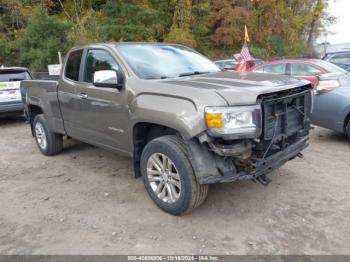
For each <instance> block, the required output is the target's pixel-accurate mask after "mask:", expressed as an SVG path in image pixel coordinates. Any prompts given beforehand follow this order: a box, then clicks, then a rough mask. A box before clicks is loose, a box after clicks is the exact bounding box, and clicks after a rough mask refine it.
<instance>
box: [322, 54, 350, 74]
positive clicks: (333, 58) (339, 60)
mask: <svg viewBox="0 0 350 262" xmlns="http://www.w3.org/2000/svg"><path fill="white" fill-rule="evenodd" d="M322 60H325V61H328V62H331V63H333V64H335V65H337V66H340V67H341V68H343V69H345V70H347V71H350V51H338V52H329V53H326V54H325V55H324V57H323V58H322Z"/></svg>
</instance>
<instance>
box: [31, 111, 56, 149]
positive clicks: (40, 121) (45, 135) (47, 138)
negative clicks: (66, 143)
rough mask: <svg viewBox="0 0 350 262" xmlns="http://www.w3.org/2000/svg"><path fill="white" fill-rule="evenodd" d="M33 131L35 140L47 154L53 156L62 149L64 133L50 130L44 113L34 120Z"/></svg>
mask: <svg viewBox="0 0 350 262" xmlns="http://www.w3.org/2000/svg"><path fill="white" fill-rule="evenodd" d="M33 132H34V138H35V142H36V144H37V146H38V148H39V150H40V151H41V153H43V154H44V155H46V156H53V155H56V154H58V153H60V152H61V151H62V148H63V138H62V135H59V134H55V133H53V132H51V131H50V129H49V126H48V124H47V121H46V119H45V117H44V115H43V114H40V115H37V116H36V117H35V118H34V121H33Z"/></svg>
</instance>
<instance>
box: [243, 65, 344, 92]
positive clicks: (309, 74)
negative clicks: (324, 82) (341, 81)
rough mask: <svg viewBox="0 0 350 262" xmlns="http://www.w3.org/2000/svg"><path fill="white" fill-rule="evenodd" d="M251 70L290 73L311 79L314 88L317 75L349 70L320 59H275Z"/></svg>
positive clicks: (341, 72)
mask: <svg viewBox="0 0 350 262" xmlns="http://www.w3.org/2000/svg"><path fill="white" fill-rule="evenodd" d="M250 71H252V72H258V73H269V74H281V75H289V76H292V77H295V78H299V79H305V80H308V81H310V83H311V86H312V88H315V86H316V85H317V81H318V78H317V76H319V75H323V74H329V73H339V74H345V73H346V72H347V71H346V70H344V69H343V68H341V67H339V66H336V65H334V64H332V63H329V62H327V61H323V60H320V59H285V60H275V61H270V62H267V63H264V64H260V65H258V66H256V67H253V68H252V69H251V70H250Z"/></svg>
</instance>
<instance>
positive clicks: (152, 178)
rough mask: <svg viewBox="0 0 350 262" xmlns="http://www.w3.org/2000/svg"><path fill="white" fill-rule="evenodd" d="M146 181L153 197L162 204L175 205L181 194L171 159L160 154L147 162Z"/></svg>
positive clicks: (176, 173) (151, 157)
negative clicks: (153, 194)
mask: <svg viewBox="0 0 350 262" xmlns="http://www.w3.org/2000/svg"><path fill="white" fill-rule="evenodd" d="M147 179H148V182H149V184H150V186H151V188H152V190H153V192H154V193H155V195H156V196H157V197H158V198H159V199H161V200H162V201H163V202H166V203H169V204H172V203H175V202H176V201H177V200H178V199H179V197H180V194H181V180H180V174H179V172H178V171H177V168H176V166H175V164H174V163H173V161H171V159H170V158H169V157H168V156H166V155H164V154H161V153H155V154H153V155H151V156H150V157H149V159H148V161H147Z"/></svg>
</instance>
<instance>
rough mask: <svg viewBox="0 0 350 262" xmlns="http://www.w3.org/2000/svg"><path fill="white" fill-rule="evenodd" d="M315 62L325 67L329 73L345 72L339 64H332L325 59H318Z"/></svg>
mask: <svg viewBox="0 0 350 262" xmlns="http://www.w3.org/2000/svg"><path fill="white" fill-rule="evenodd" d="M317 64H318V65H319V66H321V67H323V68H325V69H326V70H328V71H329V72H331V73H342V74H346V73H347V71H346V70H345V69H343V68H341V67H340V66H337V65H335V64H332V63H330V62H327V61H323V60H319V61H317Z"/></svg>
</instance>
